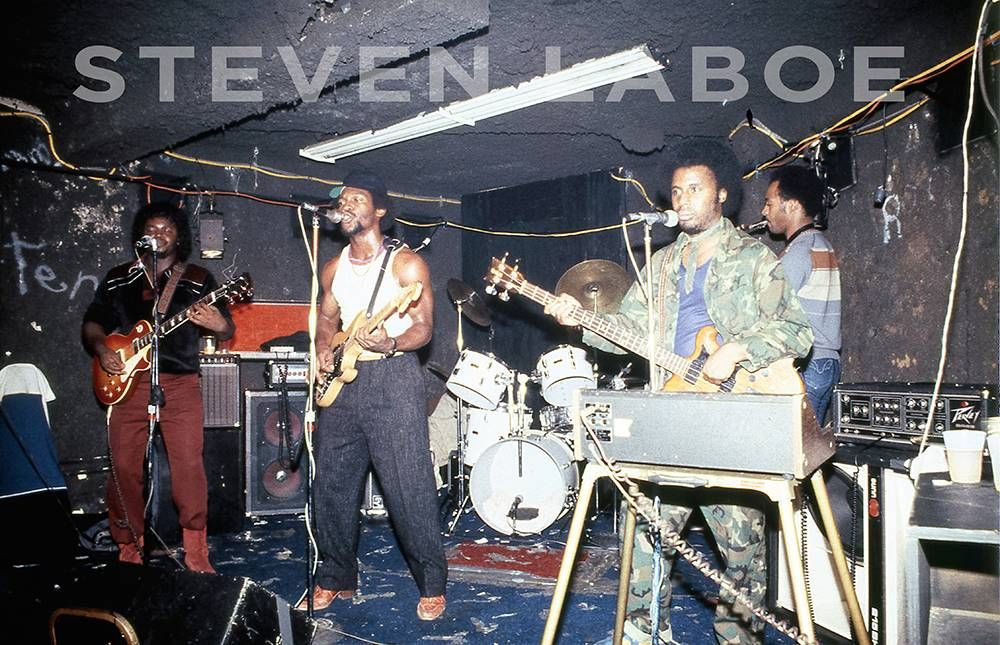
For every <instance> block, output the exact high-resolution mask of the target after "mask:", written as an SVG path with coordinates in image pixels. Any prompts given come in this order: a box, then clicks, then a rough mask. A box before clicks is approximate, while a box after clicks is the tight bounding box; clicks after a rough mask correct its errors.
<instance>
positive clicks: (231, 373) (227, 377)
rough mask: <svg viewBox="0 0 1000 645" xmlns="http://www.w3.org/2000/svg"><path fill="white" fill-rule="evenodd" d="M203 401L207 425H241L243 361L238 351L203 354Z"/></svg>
mask: <svg viewBox="0 0 1000 645" xmlns="http://www.w3.org/2000/svg"><path fill="white" fill-rule="evenodd" d="M200 365H201V400H202V404H203V405H204V408H205V427H206V428H236V427H239V425H240V363H239V357H238V356H236V355H234V354H202V355H201V358H200Z"/></svg>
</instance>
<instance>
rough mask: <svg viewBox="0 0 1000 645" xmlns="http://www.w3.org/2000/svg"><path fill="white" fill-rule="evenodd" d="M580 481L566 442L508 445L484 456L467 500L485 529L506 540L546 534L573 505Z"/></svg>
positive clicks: (542, 439)
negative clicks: (487, 527) (511, 536)
mask: <svg viewBox="0 0 1000 645" xmlns="http://www.w3.org/2000/svg"><path fill="white" fill-rule="evenodd" d="M579 486H580V476H579V473H578V472H577V467H576V464H574V463H573V453H572V452H571V451H570V449H569V447H568V446H567V445H566V443H565V442H563V441H560V440H559V439H556V438H553V437H551V436H547V435H529V436H525V437H515V438H511V439H504V440H503V441H501V442H499V443H495V444H493V445H492V446H490V447H489V448H487V449H486V451H485V452H483V454H482V455H480V457H479V460H478V461H477V462H476V465H475V466H474V467H473V469H472V474H471V475H470V477H469V496H470V498H471V499H472V505H473V507H474V508H475V509H476V513H478V514H479V517H481V518H482V520H483V521H484V522H486V524H488V525H489V526H491V527H492V528H494V529H495V530H497V531H499V532H500V533H504V534H505V535H511V534H515V533H516V534H518V535H531V534H533V533H539V532H541V531H543V530H545V529H546V528H548V527H549V526H550V525H551V524H552V523H553V522H555V521H556V520H557V519H559V518H560V517H561V516H562V515H563V514H564V513H566V511H567V510H569V508H570V507H571V506H572V505H573V498H574V495H575V494H576V491H577V488H579Z"/></svg>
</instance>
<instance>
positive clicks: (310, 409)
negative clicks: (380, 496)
mask: <svg viewBox="0 0 1000 645" xmlns="http://www.w3.org/2000/svg"><path fill="white" fill-rule="evenodd" d="M300 216H301V213H300ZM299 221H300V222H301V219H300V220H299ZM309 253H310V256H311V257H310V258H309V261H310V263H311V264H312V269H313V270H312V283H311V285H310V296H309V377H308V378H309V387H308V389H307V392H308V394H307V395H306V404H305V413H304V414H303V424H302V425H303V429H302V430H303V432H302V441H303V443H304V444H305V445H306V446H307V447H308V448H307V450H306V453H307V455H306V460H305V461H306V471H305V480H306V481H305V487H306V490H305V496H306V512H305V513H304V514H303V521H304V522H305V529H306V616H308V617H309V619H310V620H312V617H313V586H314V585H315V581H314V575H313V568H314V566H315V563H316V562H317V561H318V559H319V554H318V553H316V552H315V551H314V550H313V541H312V528H311V526H310V524H311V521H312V518H311V515H312V512H313V509H314V508H315V506H314V499H313V485H312V479H313V472H312V468H313V446H312V432H313V430H314V429H315V425H316V405H315V400H314V392H315V387H316V374H317V372H318V370H319V367H318V365H317V358H316V319H317V315H318V298H319V265H318V262H319V211H318V210H314V211H312V246H311V247H310V249H309Z"/></svg>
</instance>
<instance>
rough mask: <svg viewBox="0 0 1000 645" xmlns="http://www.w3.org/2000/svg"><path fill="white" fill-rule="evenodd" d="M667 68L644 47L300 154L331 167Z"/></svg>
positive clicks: (302, 151) (338, 139) (576, 66)
mask: <svg viewBox="0 0 1000 645" xmlns="http://www.w3.org/2000/svg"><path fill="white" fill-rule="evenodd" d="M660 69H663V65H661V64H660V63H659V62H657V61H656V59H654V58H653V57H652V55H651V54H650V53H649V49H647V48H646V46H645V45H640V46H639V47H635V48H633V49H628V50H625V51H622V52H618V53H617V54H611V55H610V56H604V57H602V58H594V59H591V60H587V61H584V62H582V63H577V64H576V65H573V66H571V67H567V68H566V69H564V70H560V71H558V72H552V73H551V74H545V75H544V76H536V77H535V78H533V79H531V80H530V81H525V82H523V83H519V84H518V85H514V86H511V87H503V88H500V89H496V90H492V91H490V92H487V93H486V94H481V95H480V96H476V97H473V98H471V99H466V100H464V101H456V102H455V103H451V104H449V105H446V106H444V107H441V108H440V109H438V110H435V111H433V112H421V113H420V114H418V115H417V116H415V117H413V118H411V119H407V120H405V121H400V122H399V123H396V124H395V125H390V126H389V127H387V128H382V129H381V130H367V131H365V132H357V133H355V134H349V135H346V136H343V137H337V138H335V139H330V140H328V141H324V142H322V143H317V144H315V145H312V146H309V147H307V148H302V149H301V150H299V154H300V155H301V156H303V157H306V158H308V159H313V160H315V161H325V162H328V163H333V162H335V161H336V160H337V159H340V158H342V157H349V156H351V155H356V154H359V153H362V152H367V151H369V150H375V149H376V148H382V147H385V146H390V145H392V144H394V143H400V142H401V141H409V140H410V139H416V138H418V137H423V136H426V135H428V134H434V133H435V132H441V131H442V130H447V129H449V128H455V127H458V126H460V125H468V126H473V125H475V124H476V122H477V121H479V120H482V119H488V118H490V117H491V116H497V115H498V114H506V113H507V112H513V111H514V110H520V109H521V108H525V107H529V106H531V105H538V104H539V103H545V102H546V101H553V100H556V99H560V98H563V97H566V96H571V95H573V94H576V93H578V92H584V91H586V90H592V89H594V88H595V87H600V86H602V85H608V84H611V83H617V82H618V81H623V80H626V79H629V78H633V77H635V76H642V75H645V74H649V73H650V72H655V71H657V70H660Z"/></svg>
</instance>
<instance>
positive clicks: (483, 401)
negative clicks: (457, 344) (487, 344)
mask: <svg viewBox="0 0 1000 645" xmlns="http://www.w3.org/2000/svg"><path fill="white" fill-rule="evenodd" d="M512 382H513V376H512V374H511V371H510V368H508V367H507V366H506V365H504V364H503V361H500V360H499V359H497V358H495V357H493V356H490V355H488V354H480V353H479V352H474V351H472V350H471V349H466V350H463V351H462V354H461V355H460V356H459V357H458V362H457V363H455V369H454V370H452V372H451V376H449V377H448V382H447V383H446V387H447V388H448V391H449V392H451V393H452V394H454V395H455V396H457V397H458V398H460V399H462V400H463V401H465V402H466V403H468V404H469V405H474V406H476V407H477V408H483V409H485V410H495V409H496V408H497V405H499V404H500V399H502V398H503V393H504V390H505V389H507V385H508V384H509V383H512Z"/></svg>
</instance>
